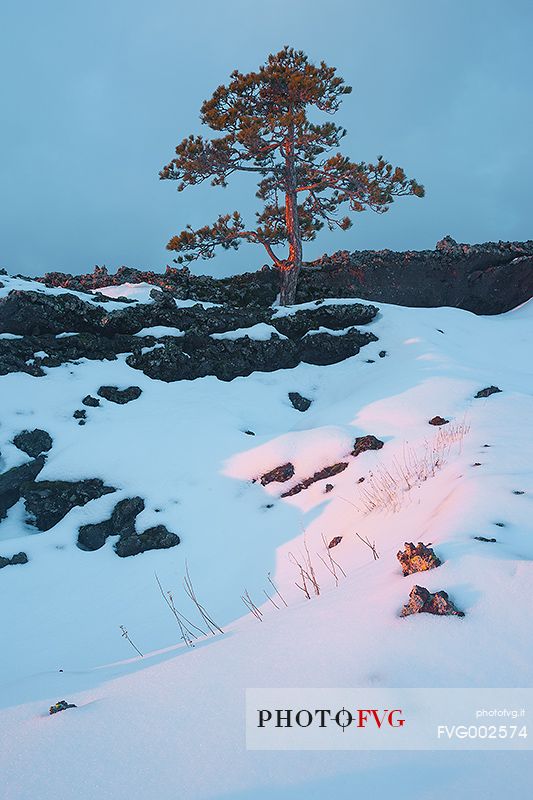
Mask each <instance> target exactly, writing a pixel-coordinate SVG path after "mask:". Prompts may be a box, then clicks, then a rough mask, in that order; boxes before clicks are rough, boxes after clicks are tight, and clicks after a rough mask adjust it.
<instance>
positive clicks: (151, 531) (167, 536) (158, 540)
mask: <svg viewBox="0 0 533 800" xmlns="http://www.w3.org/2000/svg"><path fill="white" fill-rule="evenodd" d="M179 543H180V537H179V536H178V535H177V533H171V532H170V531H168V530H167V529H166V528H165V526H164V525H156V526H155V527H153V528H148V530H146V531H144V533H139V534H133V536H127V537H125V538H120V539H119V540H118V542H117V543H116V544H115V552H116V554H117V556H121V558H125V557H126V556H136V555H138V554H139V553H145V552H146V551H147V550H165V549H167V548H169V547H175V546H176V545H177V544H179Z"/></svg>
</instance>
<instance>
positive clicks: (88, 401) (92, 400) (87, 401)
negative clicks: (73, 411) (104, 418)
mask: <svg viewBox="0 0 533 800" xmlns="http://www.w3.org/2000/svg"><path fill="white" fill-rule="evenodd" d="M81 402H82V403H83V405H84V406H89V407H90V408H97V407H98V406H99V405H100V400H99V399H98V398H97V397H93V396H92V395H90V394H87V395H85V397H84V398H83V400H82V401H81Z"/></svg>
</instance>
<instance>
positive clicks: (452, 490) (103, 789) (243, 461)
mask: <svg viewBox="0 0 533 800" xmlns="http://www.w3.org/2000/svg"><path fill="white" fill-rule="evenodd" d="M2 281H3V283H4V284H5V285H4V288H3V289H1V290H0V293H2V294H3V295H5V294H6V293H7V292H8V291H10V290H11V289H13V288H15V289H23V290H26V289H31V290H37V291H42V292H48V291H50V292H53V293H55V294H58V293H59V292H60V291H61V292H63V291H64V290H57V289H56V290H46V289H45V288H44V287H42V286H40V285H38V284H29V283H28V282H24V281H14V280H11V281H10V279H8V278H2ZM148 288H149V287H148ZM121 289H122V287H113V291H112V292H111V291H109V292H108V294H109V295H110V296H112V297H113V300H112V301H111V303H112V306H113V307H117V308H119V307H122V305H121V304H120V302H116V301H115V298H116V297H120V296H128V297H129V298H130V299H132V298H133V299H135V298H136V299H137V300H138V302H141V303H143V302H148V301H149V300H150V296H149V292H147V291H146V286H144V285H143V286H141V287H140V288H138V289H135V288H134V287H133V288H132V287H131V286H130V287H126V289H123V290H122V291H121ZM80 296H81V295H80ZM83 299H85V300H86V299H87V297H86V296H83ZM95 302H97V301H95ZM150 302H151V301H150ZM326 302H327V303H350V302H356V301H345V300H339V301H326ZM378 305H379V313H378V315H377V316H376V317H375V318H374V320H373V321H371V322H370V323H369V324H368V325H367V326H365V329H366V330H368V331H370V332H372V333H373V334H375V336H377V337H378V340H377V341H372V342H370V343H369V344H367V345H366V346H364V347H363V348H362V349H361V351H360V352H359V353H358V354H357V355H355V356H353V357H350V358H347V359H346V360H343V361H341V362H340V363H336V364H330V365H328V366H320V365H314V364H309V363H300V364H299V365H298V366H296V367H294V368H292V369H281V370H277V371H272V372H253V373H252V374H251V375H249V376H248V377H237V378H235V379H234V380H231V381H227V382H224V381H220V380H218V379H217V378H215V377H212V376H208V377H203V378H197V379H196V380H178V381H175V382H163V381H160V380H154V379H152V378H150V377H148V376H147V375H145V374H144V373H143V372H141V371H140V370H139V369H134V368H132V367H131V366H129V365H128V364H127V363H126V354H120V353H119V354H118V356H117V357H116V359H115V360H109V361H100V360H96V359H93V360H89V359H86V358H82V359H79V360H77V361H74V362H66V363H63V364H61V365H60V366H56V367H46V366H44V367H43V369H42V371H43V372H44V375H41V376H39V377H37V376H34V375H31V374H26V373H23V372H13V373H10V374H6V375H4V376H3V377H1V378H0V451H1V455H0V473H5V472H7V471H8V470H9V469H11V468H13V467H17V466H19V465H21V464H23V463H26V462H28V461H29V460H30V456H29V455H27V454H26V453H24V452H23V451H21V450H20V449H18V448H17V447H16V446H15V445H14V444H13V439H14V437H15V436H16V435H17V434H18V433H20V432H21V431H24V430H30V431H31V430H34V429H39V430H43V431H46V432H47V433H48V434H49V435H50V437H51V438H52V441H53V445H52V447H51V449H50V450H49V451H48V452H47V455H46V461H45V465H44V467H43V468H42V470H41V472H40V473H39V475H38V477H37V479H36V480H37V482H39V481H56V480H62V481H72V482H74V481H79V480H82V479H100V480H101V481H102V482H103V484H104V485H106V486H109V487H113V488H114V489H115V490H116V491H115V492H112V493H108V494H104V495H102V496H100V497H98V498H96V499H93V500H90V501H89V502H86V503H85V504H84V505H77V506H74V507H73V508H72V509H71V510H70V511H69V512H68V513H66V514H65V515H64V516H63V517H62V519H60V521H59V522H57V524H55V525H53V526H52V527H51V528H50V529H48V530H45V531H39V530H38V529H37V528H36V527H35V525H34V524H31V523H32V520H29V521H28V519H27V511H26V509H25V507H24V500H23V499H20V500H18V502H16V503H15V504H14V505H12V506H11V507H10V508H9V509H8V510H7V511H6V516H5V519H3V521H2V522H1V523H0V556H2V557H5V558H6V559H7V558H11V557H12V556H13V555H15V554H16V553H19V552H24V553H25V554H26V555H27V558H28V562H27V563H23V564H9V565H7V566H5V567H4V568H2V569H0V597H1V603H0V625H1V632H0V637H1V638H0V641H1V656H0V707H1V710H0V795H1V796H2V798H4V797H5V798H6V800H7V798H9V800H30V798H39V800H52V798H54V800H59V799H61V800H63V799H64V800H89V799H90V800H93V798H95V797H98V798H102V800H103V799H104V798H105V799H107V798H109V799H111V798H112V800H126V799H127V800H131V798H142V799H143V800H161V799H162V798H169V799H170V798H223V797H227V798H235V800H238V799H240V798H243V799H244V798H267V797H268V798H270V797H276V798H285V797H291V798H292V797H294V798H306V800H309V799H310V798H324V797H335V798H348V797H350V798H352V797H363V796H367V795H368V794H369V793H372V796H374V797H376V798H381V797H385V796H394V797H398V798H404V797H405V798H408V797H409V798H413V799H414V800H418V799H419V800H422V798H427V800H441V798H442V800H444V798H450V797H454V796H456V797H460V798H466V797H467V796H472V797H473V796H479V797H484V798H501V797H519V796H520V797H526V796H527V788H526V787H527V785H528V784H529V785H530V782H531V767H532V760H531V755H530V754H528V753H505V752H500V753H482V752H480V753H475V752H449V753H432V752H426V753H416V752H412V753H406V752H404V753H390V752H389V753H386V752H366V753H363V752H356V753H354V752H351V753H343V752H324V753H321V752H318V753H306V752H301V753H298V752H270V753H269V752H251V751H246V749H245V731H244V692H245V689H246V688H249V687H250V688H251V687H404V686H409V687H478V686H479V687H481V686H483V687H491V686H509V687H512V686H517V687H521V686H528V685H530V683H531V677H532V666H531V665H532V663H533V640H532V633H531V613H530V607H531V587H532V586H533V562H532V559H533V527H532V519H533V425H532V420H533V376H532V362H531V330H532V326H533V305H532V304H531V302H530V303H529V304H526V305H524V306H522V307H519V308H517V309H515V310H513V311H510V312H508V313H506V314H503V315H500V316H494V317H479V316H475V315H473V314H471V313H469V312H466V311H461V310H458V309H451V308H440V309H415V308H403V307H398V306H391V305H386V304H378ZM106 306H109V304H106ZM306 307H307V308H312V307H313V304H308V305H307V306H306ZM298 308H301V307H298ZM298 308H296V307H295V308H292V309H289V310H287V309H283V310H279V312H277V315H281V314H287V313H288V314H290V313H294V312H295V311H296V310H298ZM274 316H276V315H274ZM0 327H1V326H0ZM272 330H274V329H272ZM270 333H271V331H270V329H269V328H268V327H267V326H266V325H265V324H261V325H260V326H259V327H257V328H255V329H254V328H253V326H250V329H249V330H248V331H246V330H238V332H237V333H234V334H233V335H232V334H231V332H229V333H228V336H227V338H228V339H230V340H231V339H235V340H236V339H238V338H239V337H242V336H244V335H248V336H250V337H251V338H253V337H254V334H255V335H256V336H257V338H258V340H264V339H265V338H268V337H269V335H270ZM0 335H1V334H0ZM153 335H154V336H155V337H156V338H158V337H162V336H171V335H173V331H172V330H168V329H164V330H162V331H161V330H160V331H156V332H154V333H153ZM174 335H175V336H176V337H180V336H181V331H180V330H178V329H176V330H174ZM341 335H342V332H341ZM14 336H15V335H14V334H9V333H7V334H4V338H8V339H9V338H13V337H14ZM37 357H38V354H37ZM132 385H134V386H138V387H139V388H140V389H141V394H140V395H139V396H138V397H136V398H135V399H133V400H131V401H129V402H127V403H117V402H111V401H109V400H107V399H105V398H103V397H99V396H98V390H99V388H100V387H102V386H113V387H118V388H119V389H125V388H128V387H130V386H132ZM491 386H495V387H497V388H499V389H500V390H501V391H499V392H494V393H492V394H489V396H486V397H484V396H481V397H477V398H476V397H475V395H476V394H477V393H478V392H479V391H480V390H483V389H485V388H487V387H491ZM290 392H298V393H300V394H301V395H302V396H303V397H304V398H306V399H308V400H310V401H311V405H310V407H309V408H308V410H306V411H303V412H302V411H299V410H298V409H296V408H294V407H293V405H292V403H291V401H290V399H289V396H288V395H289V393H290ZM88 395H91V396H92V397H94V398H97V399H98V400H99V401H100V402H99V405H95V406H87V405H84V404H81V401H82V399H83V398H85V397H86V396H88ZM80 404H81V405H80ZM76 410H83V411H85V414H84V415H83V416H82V417H79V416H78V418H75V417H73V413H74V412H75V411H76ZM435 416H441V417H442V418H443V419H444V420H448V422H447V423H446V424H444V425H441V426H436V425H430V424H429V420H430V419H433V418H434V417H435ZM80 419H81V420H82V421H83V422H84V424H82V425H80V424H79V422H80ZM364 436H375V437H376V438H377V439H379V440H380V441H381V442H383V446H382V447H381V448H380V449H373V450H364V451H363V452H360V453H359V454H358V455H353V452H354V443H355V440H356V439H357V438H360V437H364ZM287 464H290V465H292V467H293V471H292V473H291V470H290V469H287V470H285V473H284V475H283V477H286V476H287V475H288V474H289V473H291V474H290V476H289V477H288V479H287V480H285V481H283V482H280V481H275V480H274V481H272V482H265V481H263V482H262V481H261V478H262V476H263V475H266V474H267V473H268V472H269V471H271V470H273V469H275V468H276V467H279V466H284V465H287ZM340 464H343V465H346V466H343V467H338V468H337V470H332V471H331V476H330V477H327V475H330V472H328V471H327V470H326V472H324V473H322V472H321V471H322V470H324V469H325V468H328V467H333V466H335V465H340ZM316 473H320V475H319V477H318V479H316V480H315V481H314V482H313V483H311V484H310V485H309V486H308V488H304V489H302V490H301V491H299V492H297V493H294V494H291V493H290V489H291V488H293V487H295V486H297V485H298V484H301V483H302V481H305V480H306V479H308V478H310V477H312V476H315V477H316ZM322 474H323V475H326V477H321V475H322ZM263 484H265V485H263ZM287 492H288V496H285V497H282V495H283V494H286V493H287ZM132 497H141V498H142V499H143V500H144V510H142V511H141V512H140V514H139V515H138V516H137V519H136V521H135V526H136V530H137V532H141V531H145V530H147V529H150V528H153V527H155V526H160V525H164V526H165V527H166V529H167V530H168V531H169V532H173V533H175V534H177V535H178V536H179V538H180V543H179V544H178V545H176V546H172V547H169V548H168V549H155V550H150V551H149V552H144V553H141V554H138V555H134V556H129V557H124V558H121V557H119V556H118V555H117V554H116V552H115V549H114V547H115V544H116V542H117V536H114V535H110V536H109V537H108V538H107V539H106V541H105V544H104V545H103V546H102V547H100V548H99V549H97V550H94V551H86V550H82V549H80V548H79V547H78V546H77V537H78V531H79V528H80V527H81V526H83V525H88V524H93V523H99V522H102V521H104V520H107V519H109V518H110V515H111V513H112V511H113V509H114V507H115V506H116V504H117V502H119V501H120V500H123V499H127V498H132ZM357 534H358V535H357ZM335 537H338V543H337V544H336V545H335V547H334V548H331V549H330V550H329V553H330V554H331V555H333V557H334V559H335V562H336V564H337V565H338V566H337V567H336V568H335V570H336V573H337V578H335V576H334V575H333V574H332V571H331V562H330V561H329V560H328V556H327V552H328V550H327V548H326V545H327V544H329V543H330V542H331V540H332V539H334V538H335ZM476 537H482V539H480V538H476ZM484 539H488V540H495V541H484ZM364 540H366V541H364ZM419 541H421V542H424V543H425V544H430V543H431V546H432V547H433V549H434V551H435V553H436V555H437V556H438V558H439V559H440V561H441V562H442V564H441V566H439V567H438V568H436V569H433V570H431V571H428V572H424V573H421V574H416V575H411V576H408V577H404V576H403V575H402V571H401V567H400V564H399V562H398V560H397V558H396V554H397V552H398V550H399V549H402V548H403V545H404V542H415V543H416V542H419ZM307 554H309V555H310V557H311V559H312V563H313V566H314V569H315V573H316V580H317V584H318V586H319V592H320V594H319V595H317V594H316V593H315V590H314V588H313V587H312V586H309V587H308V588H309V593H310V599H307V597H306V596H305V594H304V592H302V591H301V589H300V588H298V586H297V585H296V584H297V583H299V582H300V580H299V579H300V577H301V576H300V573H299V570H298V567H297V564H296V562H300V563H302V562H303V561H304V560H305V558H306V557H307ZM376 556H379V558H376ZM328 565H329V568H328ZM186 571H188V574H189V576H190V578H191V580H192V584H193V586H194V591H195V593H196V595H197V597H198V599H199V600H200V602H201V604H202V605H203V606H204V607H205V608H206V609H207V611H208V612H209V615H210V617H211V619H212V620H213V622H214V623H216V625H217V626H219V627H220V628H221V629H222V630H223V633H219V632H218V631H216V635H200V634H199V633H198V630H197V629H195V628H193V629H192V630H193V631H194V632H195V633H196V635H198V638H197V639H194V640H193V641H194V647H188V646H187V643H186V642H184V641H183V640H182V639H181V633H180V629H179V627H178V625H177V622H176V619H175V616H174V615H173V613H172V611H171V609H170V608H169V607H168V605H167V604H166V603H165V600H164V598H163V597H162V594H161V591H160V588H159V586H158V584H157V580H156V575H157V579H158V580H159V582H160V585H161V587H162V589H163V592H164V593H166V592H171V595H172V603H174V605H175V607H176V609H178V610H179V611H180V612H181V613H182V614H184V615H185V616H186V617H187V619H188V620H190V622H191V623H193V624H194V625H195V626H198V627H199V628H203V627H205V623H204V621H203V620H202V618H201V616H200V615H199V614H198V612H197V609H196V607H195V606H194V604H193V603H192V602H191V600H190V598H189V597H188V595H187V593H186V592H185V589H184V577H185V575H186ZM271 581H272V583H271ZM416 583H418V584H420V585H423V586H424V587H426V588H427V589H428V590H430V591H432V592H434V591H437V590H445V591H446V592H448V594H449V597H450V599H451V600H452V601H453V603H454V604H455V606H456V607H457V608H458V609H461V610H462V611H464V612H465V616H464V617H462V618H459V617H456V616H442V617H439V616H433V615H430V614H416V615H413V616H409V617H407V618H400V616H399V613H400V611H401V609H402V606H403V605H404V603H406V602H407V600H408V597H409V592H410V590H411V589H412V587H413V586H414V585H415V584H416ZM273 584H274V585H275V586H276V587H277V590H278V591H279V593H280V595H281V596H282V597H283V602H282V601H281V600H280V598H279V596H278V595H277V594H276V593H275V591H274V589H273ZM337 584H338V585H337ZM245 592H247V593H248V595H249V597H250V598H251V600H252V601H253V603H254V604H255V605H256V606H257V608H258V609H259V613H260V615H261V620H258V619H257V618H256V616H254V615H253V614H251V613H249V612H248V610H247V607H246V606H245V604H244V603H243V600H242V595H244V594H245ZM265 593H267V594H268V595H269V596H270V597H271V598H272V599H273V600H274V601H275V602H276V605H277V606H279V607H278V608H276V607H275V605H274V603H273V602H271V601H270V600H269V599H268V598H267V596H266V594H265ZM167 599H168V596H167ZM120 626H123V627H124V629H125V630H127V632H128V636H129V640H128V639H126V638H124V637H123V635H122V630H121V628H120ZM131 643H133V644H134V645H135V647H136V648H138V649H139V650H140V651H141V652H142V653H143V656H144V657H143V658H141V657H140V656H139V655H138V653H137V652H136V650H135V649H134V647H133V645H132V644H131ZM61 699H66V701H67V702H68V703H73V704H75V705H76V708H72V709H68V710H66V711H64V712H61V713H59V714H55V715H53V716H49V715H48V709H49V707H50V706H51V705H52V704H54V703H55V702H57V701H58V700H61ZM392 787H394V789H393V788H392ZM519 787H520V789H519Z"/></svg>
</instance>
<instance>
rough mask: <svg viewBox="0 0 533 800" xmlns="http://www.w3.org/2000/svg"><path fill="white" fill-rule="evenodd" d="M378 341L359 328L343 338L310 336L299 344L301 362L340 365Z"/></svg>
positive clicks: (375, 337) (319, 335) (321, 334)
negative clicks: (363, 348) (366, 346)
mask: <svg viewBox="0 0 533 800" xmlns="http://www.w3.org/2000/svg"><path fill="white" fill-rule="evenodd" d="M376 341H377V336H374V334H373V333H370V332H369V331H364V332H362V331H359V330H357V328H351V329H350V330H349V331H348V332H347V333H345V334H343V335H342V336H335V335H333V334H330V333H316V334H310V335H308V336H304V338H303V339H301V340H300V342H298V348H299V353H300V360H301V361H303V362H305V363H306V364H317V365H319V366H325V365H327V364H338V363H339V361H344V359H346V358H351V357H352V356H356V355H357V354H358V353H359V351H360V349H361V347H364V346H365V345H367V344H369V343H370V342H376ZM278 369H279V368H278Z"/></svg>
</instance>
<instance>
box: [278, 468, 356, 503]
mask: <svg viewBox="0 0 533 800" xmlns="http://www.w3.org/2000/svg"><path fill="white" fill-rule="evenodd" d="M347 466H348V462H347V461H341V462H339V463H338V464H332V465H331V466H330V467H324V469H321V470H319V471H318V472H315V474H314V475H311V477H310V478H305V479H304V480H303V481H300V483H297V484H296V486H293V487H292V489H289V490H288V491H286V492H283V494H282V495H281V496H282V497H292V496H293V495H295V494H300V492H303V491H304V489H308V488H309V487H310V486H312V484H313V483H317V481H323V480H325V479H326V478H332V477H333V476H334V475H338V474H339V472H344V470H345V469H346V467H347Z"/></svg>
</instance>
